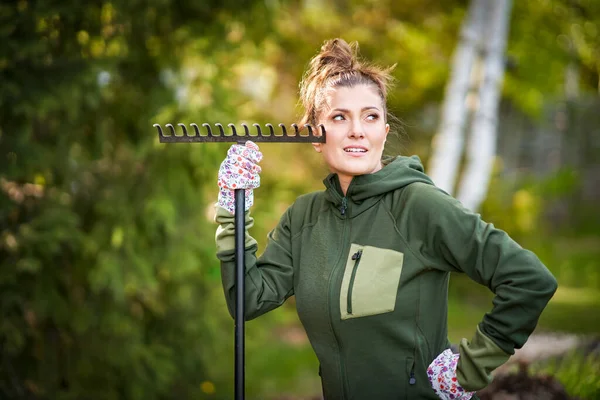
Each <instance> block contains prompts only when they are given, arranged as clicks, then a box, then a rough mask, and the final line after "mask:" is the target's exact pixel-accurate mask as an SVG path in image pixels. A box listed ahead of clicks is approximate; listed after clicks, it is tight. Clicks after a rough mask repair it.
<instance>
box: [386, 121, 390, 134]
mask: <svg viewBox="0 0 600 400" xmlns="http://www.w3.org/2000/svg"><path fill="white" fill-rule="evenodd" d="M388 133H390V124H385V135H386V136H387V134H388Z"/></svg>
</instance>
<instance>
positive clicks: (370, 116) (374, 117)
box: [367, 114, 379, 121]
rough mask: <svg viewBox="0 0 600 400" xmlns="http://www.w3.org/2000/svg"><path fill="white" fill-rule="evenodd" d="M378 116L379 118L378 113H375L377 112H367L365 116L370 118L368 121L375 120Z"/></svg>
mask: <svg viewBox="0 0 600 400" xmlns="http://www.w3.org/2000/svg"><path fill="white" fill-rule="evenodd" d="M378 118H379V115H377V114H369V115H368V116H367V119H368V120H370V121H374V120H376V119H378Z"/></svg>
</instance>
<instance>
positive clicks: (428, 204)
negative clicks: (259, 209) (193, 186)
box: [215, 39, 557, 400]
mask: <svg viewBox="0 0 600 400" xmlns="http://www.w3.org/2000/svg"><path fill="white" fill-rule="evenodd" d="M389 81H390V75H389V70H382V69H380V68H377V67H374V66H371V65H368V64H365V63H363V62H362V61H360V60H359V59H358V58H357V55H356V47H352V46H350V45H348V44H347V43H346V42H344V41H343V40H341V39H335V40H330V41H327V42H326V43H325V44H324V45H323V47H322V48H321V52H320V53H319V54H318V55H316V56H315V57H314V58H313V59H312V60H311V62H310V66H309V69H308V71H307V72H306V74H305V76H304V79H303V81H302V84H301V90H300V94H301V98H302V102H303V105H304V108H305V115H304V117H303V121H302V123H311V124H313V125H316V124H320V123H322V124H324V126H325V128H326V132H327V142H326V143H323V144H314V148H315V150H316V151H317V152H319V153H321V154H322V155H323V158H324V160H325V162H326V164H327V165H328V166H329V169H330V171H331V174H330V175H329V176H328V177H327V178H326V179H325V180H324V183H325V187H326V189H325V190H324V191H320V192H315V193H309V194H306V195H303V196H300V197H299V198H298V199H297V200H296V201H295V202H294V204H293V205H292V206H290V207H289V208H288V209H287V211H286V212H285V213H284V214H283V216H282V217H281V220H280V221H279V224H278V225H277V226H276V228H275V229H274V230H273V231H272V232H271V233H270V234H269V237H268V240H269V241H268V245H267V246H266V249H265V251H264V253H263V254H262V255H261V256H260V257H259V258H257V257H256V249H257V245H256V241H255V240H254V239H253V238H252V237H250V236H249V235H248V234H247V233H246V270H247V272H246V274H247V275H246V300H245V301H246V318H247V319H252V318H256V317H258V316H259V315H261V314H264V313H266V312H267V311H269V310H272V309H274V308H276V307H278V306H280V305H281V304H283V302H284V301H285V300H286V299H287V298H288V297H290V296H292V295H295V296H296V304H297V310H298V314H299V317H300V320H301V321H302V324H303V325H304V328H305V330H306V333H307V335H308V338H309V339H310V343H311V345H312V347H313V349H314V351H315V353H316V355H317V357H318V359H319V363H320V368H319V373H320V375H321V379H322V384H323V394H324V397H325V399H327V400H330V399H333V400H338V399H378V400H387V399H437V398H442V399H469V398H471V397H472V396H473V392H474V391H476V390H479V389H482V388H483V387H485V386H486V385H487V384H488V383H489V382H490V380H491V375H490V374H491V372H492V371H493V370H494V369H495V368H497V367H498V366H500V365H501V364H503V363H504V362H505V361H506V360H507V359H508V358H509V356H510V355H511V354H513V353H514V349H516V348H519V347H521V346H522V345H523V344H524V343H525V341H526V340H527V338H528V336H529V335H530V334H531V332H532V331H533V329H534V328H535V326H536V324H537V320H538V318H539V316H540V313H541V312H542V310H543V309H544V307H545V306H546V304H547V302H548V301H549V300H550V298H551V297H552V295H553V294H554V292H555V290H556V287H557V284H556V280H555V279H554V277H553V276H552V275H551V274H550V272H549V271H548V270H547V269H546V267H545V266H544V265H543V264H542V263H541V262H540V261H539V260H538V258H537V257H536V256H535V255H534V254H533V253H531V252H529V251H527V250H524V249H523V248H521V247H520V246H519V245H518V244H517V243H515V242H514V241H513V240H511V238H510V237H508V235H507V234H506V233H505V232H503V231H501V230H498V229H496V228H494V227H493V225H491V224H488V223H485V222H484V221H482V220H481V219H480V217H479V215H478V214H474V213H472V212H470V211H468V210H466V209H465V208H463V207H462V206H461V204H460V203H459V202H458V201H456V200H455V199H453V198H452V197H450V196H449V195H447V194H446V193H444V192H443V191H441V190H440V189H438V188H436V186H435V185H434V184H433V182H432V181H431V179H430V178H429V177H428V176H427V175H425V174H424V173H423V167H422V165H421V163H420V161H419V159H418V158H417V157H415V156H413V157H401V156H400V157H395V158H389V159H388V158H382V153H383V148H384V144H385V141H386V137H387V135H388V132H389V125H388V124H387V109H386V96H387V85H388V82H389ZM261 157H262V156H261V154H260V151H259V149H258V147H257V146H256V145H255V144H253V143H250V142H248V143H247V144H246V146H240V145H234V146H232V147H231V149H230V151H229V152H228V156H227V158H226V159H225V161H224V162H223V164H222V166H221V169H220V172H219V187H220V192H219V200H218V203H217V215H216V218H215V220H216V222H217V223H218V224H219V227H218V230H217V234H216V241H217V250H218V257H219V259H220V260H221V264H222V279H223V286H224V291H225V295H226V299H227V304H228V307H229V310H230V312H231V313H232V315H233V313H234V305H235V301H234V300H235V288H234V235H233V230H234V229H233V215H232V214H233V212H234V209H233V200H232V199H233V192H232V190H233V189H236V188H244V189H248V190H247V192H246V194H247V202H246V204H247V207H248V208H249V207H250V206H251V205H252V189H254V188H256V187H258V185H259V179H258V174H259V173H260V167H259V166H258V165H257V164H258V163H259V162H260V160H261ZM246 220H247V227H250V226H251V223H252V219H251V218H250V216H249V214H248V213H246ZM450 272H464V273H466V274H467V275H468V276H469V277H471V278H472V279H473V280H475V281H476V282H478V283H480V284H482V285H485V286H487V287H488V288H489V289H490V290H491V291H492V292H494V293H495V297H494V301H493V304H494V306H493V308H492V309H491V310H490V311H489V312H488V313H487V314H486V315H485V316H484V317H483V320H482V321H481V322H480V323H479V324H478V326H476V327H473V330H474V335H473V338H472V340H470V341H468V340H466V339H463V340H462V341H461V343H460V346H459V353H458V354H453V353H452V351H451V350H450V349H449V348H450V343H449V341H448V338H447V304H448V299H447V297H448V279H449V275H450Z"/></svg>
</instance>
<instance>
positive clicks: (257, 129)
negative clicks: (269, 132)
mask: <svg viewBox="0 0 600 400" xmlns="http://www.w3.org/2000/svg"><path fill="white" fill-rule="evenodd" d="M252 126H254V127H256V131H257V132H258V136H261V137H262V136H263V133H262V131H261V129H260V125H259V124H252Z"/></svg>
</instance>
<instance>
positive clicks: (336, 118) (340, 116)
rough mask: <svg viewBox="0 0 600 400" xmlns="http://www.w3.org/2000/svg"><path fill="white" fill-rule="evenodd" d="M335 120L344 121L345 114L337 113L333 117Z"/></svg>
mask: <svg viewBox="0 0 600 400" xmlns="http://www.w3.org/2000/svg"><path fill="white" fill-rule="evenodd" d="M332 119H333V120H334V121H342V120H343V119H344V116H343V115H342V114H336V115H334V116H333V118H332Z"/></svg>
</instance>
